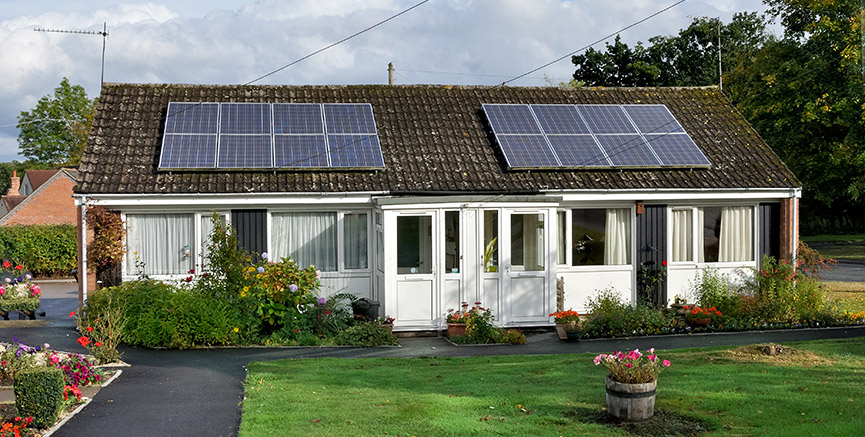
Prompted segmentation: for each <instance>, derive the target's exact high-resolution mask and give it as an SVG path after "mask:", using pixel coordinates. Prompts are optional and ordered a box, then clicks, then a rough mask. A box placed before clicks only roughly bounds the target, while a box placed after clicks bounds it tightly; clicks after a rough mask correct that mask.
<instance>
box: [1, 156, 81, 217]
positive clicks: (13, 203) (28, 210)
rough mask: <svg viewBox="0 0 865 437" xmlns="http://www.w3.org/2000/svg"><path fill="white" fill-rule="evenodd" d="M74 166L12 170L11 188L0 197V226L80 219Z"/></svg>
mask: <svg viewBox="0 0 865 437" xmlns="http://www.w3.org/2000/svg"><path fill="white" fill-rule="evenodd" d="M76 177H78V171H77V170H75V169H74V168H60V169H54V170H27V171H26V172H25V173H24V178H23V180H22V178H19V177H18V174H17V172H14V171H13V172H12V177H11V178H10V184H9V190H8V191H7V192H6V194H5V195H3V196H2V199H0V226H14V225H74V224H75V223H76V222H77V216H76V214H75V202H74V200H73V199H72V188H73V187H74V186H75V179H76Z"/></svg>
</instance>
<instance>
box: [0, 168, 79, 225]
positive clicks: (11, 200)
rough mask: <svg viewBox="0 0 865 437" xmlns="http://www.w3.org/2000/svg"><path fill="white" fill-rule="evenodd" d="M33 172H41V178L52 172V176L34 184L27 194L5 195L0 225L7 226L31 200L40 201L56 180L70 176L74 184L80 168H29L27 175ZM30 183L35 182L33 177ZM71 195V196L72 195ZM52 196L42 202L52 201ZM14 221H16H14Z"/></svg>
mask: <svg viewBox="0 0 865 437" xmlns="http://www.w3.org/2000/svg"><path fill="white" fill-rule="evenodd" d="M31 172H39V176H38V177H40V178H41V176H42V175H44V174H46V173H48V172H50V173H51V176H50V177H49V178H48V179H46V180H40V182H39V185H38V186H36V185H34V186H33V192H32V193H30V194H28V195H26V196H3V199H2V201H3V203H4V205H5V206H6V214H5V215H3V216H2V217H0V226H6V225H7V224H8V223H9V222H10V221H12V220H13V219H14V218H15V217H16V215H19V214H20V213H21V212H22V210H23V209H24V208H25V206H26V205H27V204H28V203H31V202H40V200H39V197H40V195H41V194H42V192H44V191H45V190H48V189H49V187H50V186H51V184H52V183H54V181H56V180H57V179H60V178H63V177H65V178H68V179H69V180H71V181H72V183H73V184H74V183H75V182H76V181H77V178H78V170H76V169H74V168H60V169H56V170H27V173H26V174H25V175H26V176H29V175H30V173H31ZM30 183H31V184H32V183H33V179H32V178H31V179H30ZM70 197H71V196H70ZM52 201H53V200H51V199H50V198H48V199H42V200H41V202H43V203H44V202H52ZM73 215H74V213H73ZM43 218H44V217H43ZM13 223H14V222H13Z"/></svg>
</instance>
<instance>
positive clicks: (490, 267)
mask: <svg viewBox="0 0 865 437" xmlns="http://www.w3.org/2000/svg"><path fill="white" fill-rule="evenodd" d="M498 239H499V237H493V239H492V240H490V243H489V244H487V247H486V249H484V271H485V272H487V273H491V272H497V271H499V267H498V266H497V265H495V261H496V259H495V258H493V255H494V254H495V252H496V241H498Z"/></svg>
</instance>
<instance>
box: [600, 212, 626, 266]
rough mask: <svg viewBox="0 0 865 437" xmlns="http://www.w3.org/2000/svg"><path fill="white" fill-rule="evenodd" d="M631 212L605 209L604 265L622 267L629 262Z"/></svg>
mask: <svg viewBox="0 0 865 437" xmlns="http://www.w3.org/2000/svg"><path fill="white" fill-rule="evenodd" d="M630 258H631V210H630V208H622V209H607V225H606V232H605V235H604V264H605V265H624V264H630V262H631V260H630Z"/></svg>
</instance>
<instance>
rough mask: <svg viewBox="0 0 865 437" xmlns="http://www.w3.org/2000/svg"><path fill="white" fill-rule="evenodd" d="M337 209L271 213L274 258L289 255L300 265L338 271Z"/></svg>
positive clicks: (275, 259)
mask: <svg viewBox="0 0 865 437" xmlns="http://www.w3.org/2000/svg"><path fill="white" fill-rule="evenodd" d="M336 231H337V229H336V213H335V212H292V213H283V214H273V215H272V216H271V227H270V234H271V236H272V237H271V239H272V241H271V247H272V249H273V253H272V254H271V259H272V260H273V261H279V260H281V259H282V258H285V257H289V258H291V260H292V261H294V262H296V263H297V264H298V266H300V267H304V268H305V267H307V266H310V265H313V266H315V267H316V268H317V269H319V270H322V271H326V272H333V271H336V250H337V242H336Z"/></svg>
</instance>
